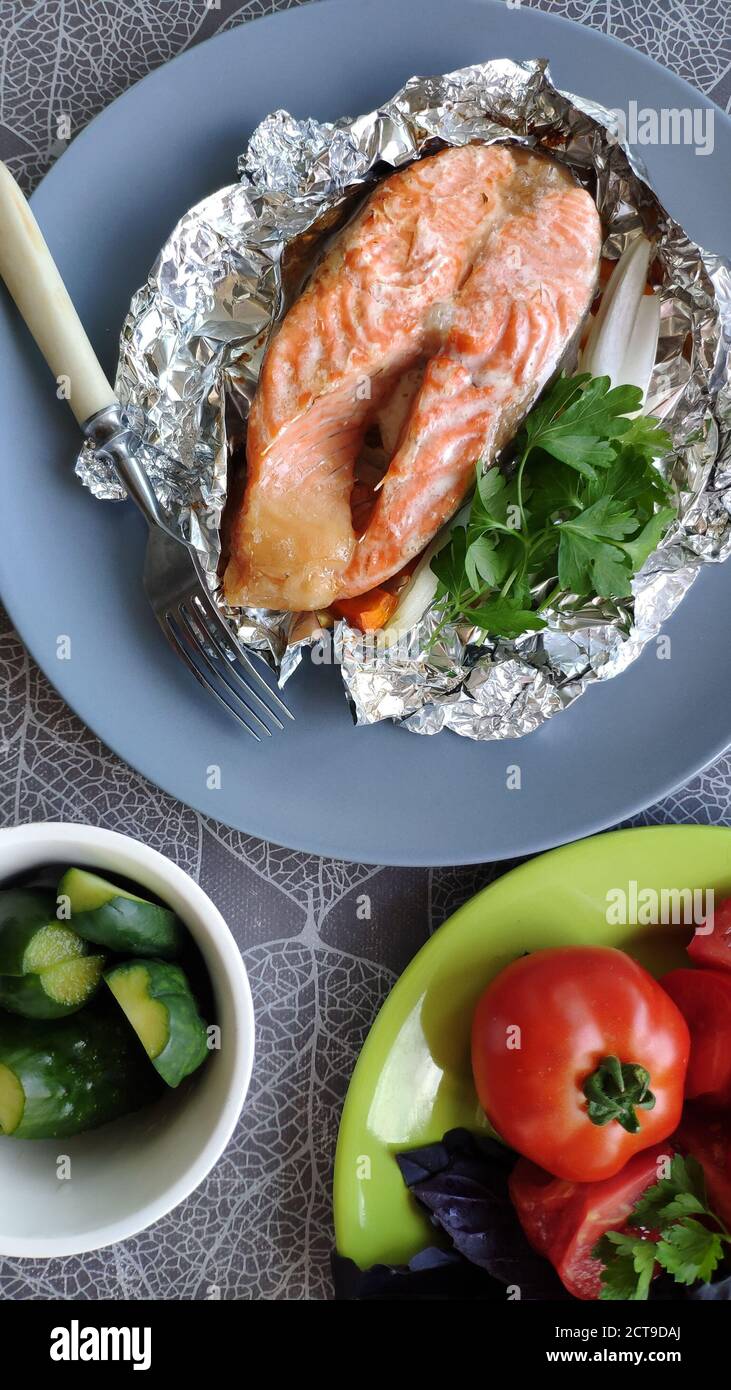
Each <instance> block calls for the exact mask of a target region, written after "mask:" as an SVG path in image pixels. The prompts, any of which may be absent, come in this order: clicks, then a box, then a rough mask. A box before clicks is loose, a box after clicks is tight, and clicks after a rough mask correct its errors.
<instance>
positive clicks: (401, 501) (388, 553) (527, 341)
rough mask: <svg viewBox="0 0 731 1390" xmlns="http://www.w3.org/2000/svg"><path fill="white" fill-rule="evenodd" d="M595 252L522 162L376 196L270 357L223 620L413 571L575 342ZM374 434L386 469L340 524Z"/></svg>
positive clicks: (592, 212) (507, 153)
mask: <svg viewBox="0 0 731 1390" xmlns="http://www.w3.org/2000/svg"><path fill="white" fill-rule="evenodd" d="M601 243H602V232H601V224H600V220H599V215H598V213H597V210H596V207H595V205H594V202H593V200H592V199H591V197H590V196H589V194H588V193H586V192H585V191H584V190H583V189H581V188H579V187H578V186H577V185H576V184H575V182H574V180H573V178H572V176H571V175H570V173H569V172H568V171H567V170H566V169H565V168H564V167H563V166H562V165H560V164H558V163H556V162H554V161H553V160H550V159H548V158H546V157H544V156H543V155H538V154H535V153H533V152H532V151H530V150H525V149H521V148H519V147H514V146H510V145H478V144H473V145H466V146H462V147H461V148H450V149H446V150H443V151H442V152H441V153H439V154H436V155H431V156H428V157H426V158H424V159H421V160H419V161H417V162H415V163H414V164H411V165H410V166H409V167H408V168H407V169H405V170H403V171H401V172H399V173H396V174H393V175H391V176H390V177H389V178H387V179H385V180H384V181H383V182H382V183H381V184H380V185H379V186H378V188H377V189H376V190H375V192H374V193H372V194H371V196H370V197H369V199H368V200H367V202H366V203H365V204H364V206H363V207H362V208H361V209H360V211H359V212H358V213H357V215H356V216H355V217H354V218H353V220H352V221H351V222H350V223H349V224H348V225H347V226H346V227H345V228H344V230H343V231H341V232H340V233H339V235H338V236H337V237H336V238H335V240H334V241H333V242H332V243H331V245H330V247H329V248H328V250H327V252H326V254H325V255H324V257H323V259H322V260H321V262H320V264H319V265H318V267H317V268H316V270H315V272H314V274H313V275H312V277H311V279H310V281H309V283H308V284H307V286H306V288H305V289H304V291H303V293H302V294H301V295H300V297H299V299H298V300H297V301H296V302H295V303H294V304H293V306H292V308H291V309H290V310H289V312H288V313H287V314H286V316H285V317H284V319H283V321H282V323H281V325H280V327H279V329H278V331H277V332H276V334H275V336H274V337H273V339H272V341H271V343H270V345H269V347H268V349H267V352H266V355H265V358H264V362H263V366H262V371H261V375H260V378H259V384H258V388H257V393H256V396H255V398H254V401H253V404H252V407H251V411H250V415H249V424H248V435H247V447H246V454H247V457H246V464H247V467H246V484H245V489H244V493H243V498H242V501H241V504H240V507H239V509H238V513H237V515H236V516H235V517H234V518H233V519H232V525H231V554H230V559H229V563H228V566H227V568H226V573H225V577H224V593H225V596H226V599H227V600H228V602H229V603H232V604H245V605H251V606H256V607H262V608H273V609H277V610H291V611H302V610H309V609H323V608H327V607H328V606H329V605H330V604H331V603H333V602H336V601H338V600H341V599H346V598H350V597H353V596H356V595H359V594H363V593H365V592H366V591H368V590H369V589H371V588H373V587H374V586H376V585H378V584H381V583H383V582H384V581H385V580H387V579H389V578H391V576H393V575H395V574H397V573H398V572H399V571H400V570H401V569H403V567H404V566H405V565H406V564H407V563H408V562H409V561H410V560H412V559H413V558H414V557H415V556H417V555H418V554H419V553H420V552H421V551H422V550H423V549H424V547H425V546H427V545H428V544H429V542H430V541H431V540H432V539H433V538H434V536H435V535H436V533H437V532H438V531H439V529H440V528H441V527H442V526H443V525H444V524H445V523H446V522H447V521H449V519H450V517H452V516H453V515H454V513H455V512H456V511H457V509H458V508H459V506H460V504H461V503H462V502H463V500H464V498H465V496H466V495H467V494H468V493H469V491H470V490H471V488H472V486H473V484H474V478H475V466H476V464H477V462H478V461H479V460H481V461H482V463H483V465H484V466H486V467H487V466H490V465H491V464H492V463H494V461H495V459H496V456H497V454H498V453H499V451H500V449H501V448H503V447H504V446H505V444H507V443H508V442H509V441H510V439H511V438H512V437H513V436H514V434H515V432H516V430H517V429H518V427H519V425H520V423H521V421H522V419H523V417H524V416H525V414H526V413H527V411H528V410H529V409H530V407H531V406H532V405H533V403H534V402H535V400H536V398H537V396H538V395H539V394H540V392H541V390H542V389H543V387H544V386H545V385H546V383H547V382H548V381H549V380H550V378H551V377H552V376H553V374H554V373H555V371H556V369H557V367H558V365H559V363H560V361H561V359H562V357H563V355H564V353H565V352H566V350H567V348H569V346H570V345H571V344H572V342H573V341H574V340H575V339H576V337H577V334H578V332H579V330H580V328H581V325H582V323H583V320H584V319H585V316H586V314H587V312H588V310H589V307H590V305H591V302H592V299H593V296H594V292H595V287H596V282H597V275H598V268H599V257H600V253H601ZM374 428H377V429H378V432H379V438H380V440H381V442H382V445H383V447H384V449H385V451H386V464H387V466H386V469H385V473H384V474H383V476H382V478H381V479H380V483H379V485H378V487H377V489H376V490H375V492H374V494H373V505H372V506H371V507H370V508H369V510H368V513H367V515H366V518H365V522H364V523H362V524H359V525H356V524H355V523H354V515H356V514H357V510H358V509H356V508H355V507H354V505H353V498H354V492H355V491H356V489H355V482H356V473H357V468H358V465H359V460H361V458H362V456H363V451H364V448H365V447H366V440H367V437H368V436H369V433H370V432H372V431H373V429H374Z"/></svg>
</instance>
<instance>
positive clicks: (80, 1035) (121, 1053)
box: [0, 1005, 160, 1139]
mask: <svg viewBox="0 0 731 1390" xmlns="http://www.w3.org/2000/svg"><path fill="white" fill-rule="evenodd" d="M159 1093H160V1088H159V1084H157V1078H156V1077H155V1073H154V1072H153V1071H152V1068H151V1067H150V1066H149V1064H148V1062H147V1058H146V1057H145V1054H144V1052H143V1051H142V1049H141V1047H140V1046H139V1044H138V1042H137V1041H136V1039H135V1038H134V1037H133V1035H132V1034H131V1033H130V1030H129V1028H127V1027H126V1025H125V1024H124V1022H123V1020H122V1019H121V1018H119V1017H118V1016H117V1015H116V1014H113V1013H104V1012H101V1011H100V1010H99V1009H98V1008H97V1007H96V1006H93V1005H92V1007H91V1008H88V1009H85V1010H84V1012H83V1013H80V1014H77V1015H75V1017H74V1018H64V1019H60V1020H58V1021H57V1022H46V1023H40V1022H35V1021H31V1020H29V1019H25V1018H11V1017H7V1018H0V1132H2V1133H3V1134H5V1135H9V1136H12V1138H14V1139H64V1138H68V1137H69V1136H70V1135H73V1134H80V1133H82V1132H83V1131H85V1130H88V1129H96V1128H97V1127H98V1126H99V1125H103V1124H106V1123H107V1121H109V1120H115V1119H117V1117H118V1116H120V1115H126V1114H128V1113H129V1112H130V1111H132V1110H138V1109H139V1108H140V1107H141V1106H142V1105H146V1104H147V1103H148V1102H149V1101H150V1100H152V1099H153V1098H154V1097H155V1096H156V1095H159Z"/></svg>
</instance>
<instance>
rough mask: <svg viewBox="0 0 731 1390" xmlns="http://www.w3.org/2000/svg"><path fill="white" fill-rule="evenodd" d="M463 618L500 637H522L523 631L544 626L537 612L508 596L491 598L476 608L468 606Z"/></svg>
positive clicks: (538, 629) (531, 630) (544, 623)
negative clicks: (523, 606)
mask: <svg viewBox="0 0 731 1390" xmlns="http://www.w3.org/2000/svg"><path fill="white" fill-rule="evenodd" d="M464 618H465V621H466V622H470V623H473V624H474V626H475V627H479V628H481V629H482V631H483V632H486V633H488V634H489V635H493V636H500V637H522V635H523V633H524V632H539V631H540V629H541V628H543V627H545V626H546V622H545V619H544V618H541V617H540V615H539V614H538V613H532V612H531V611H530V609H527V608H521V606H520V604H519V603H516V602H514V601H513V602H511V600H510V599H508V598H495V599H491V600H490V602H489V603H484V604H482V605H481V606H480V607H478V608H469V609H467V610H466V612H465V614H464Z"/></svg>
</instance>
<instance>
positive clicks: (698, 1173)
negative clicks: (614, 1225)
mask: <svg viewBox="0 0 731 1390" xmlns="http://www.w3.org/2000/svg"><path fill="white" fill-rule="evenodd" d="M681 1196H682V1197H693V1198H694V1199H695V1201H696V1202H697V1203H698V1206H697V1208H696V1210H700V1211H707V1210H708V1205H707V1203H708V1199H707V1197H706V1180H705V1176H704V1173H703V1169H702V1167H701V1165H700V1163H699V1162H698V1160H697V1158H692V1157H691V1156H690V1155H689V1156H688V1157H687V1158H684V1157H683V1155H682V1154H673V1157H672V1159H671V1162H670V1173H669V1176H668V1177H667V1178H661V1179H660V1181H659V1182H656V1183H653V1185H652V1187H648V1188H647V1189H646V1191H645V1192H643V1194H642V1196H641V1197H640V1199H639V1201H638V1202H637V1203H636V1205H635V1207H634V1210H633V1212H632V1220H633V1221H634V1222H636V1224H637V1225H638V1226H645V1227H647V1228H648V1229H654V1228H656V1227H660V1226H662V1225H663V1222H664V1220H665V1219H666V1209H667V1207H668V1206H669V1205H670V1204H671V1203H672V1202H674V1201H675V1199H676V1198H678V1197H681ZM668 1219H670V1220H672V1217H670V1218H668Z"/></svg>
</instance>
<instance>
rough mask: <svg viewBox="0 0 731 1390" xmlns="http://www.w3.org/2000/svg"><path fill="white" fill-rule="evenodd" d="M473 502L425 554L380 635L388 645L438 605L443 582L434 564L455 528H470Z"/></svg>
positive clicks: (462, 510)
mask: <svg viewBox="0 0 731 1390" xmlns="http://www.w3.org/2000/svg"><path fill="white" fill-rule="evenodd" d="M470 506H471V499H470V502H467V503H466V505H465V506H464V507H462V508H461V509H460V511H458V512H457V515H456V516H454V517H453V518H452V520H451V521H448V522H447V524H446V526H443V527H442V529H441V531H440V532H439V533H438V534H437V535H436V536H435V537H434V540H433V541H432V543H431V545H430V546H428V547H427V549H426V550H425V551H424V554H423V555H422V557H421V559H420V561H419V563H418V565H417V566H416V569H415V570H414V573H413V574H412V576H411V578H410V580H409V582H408V584H407V585H406V588H405V589H404V591H403V593H402V594H401V597H400V599H399V605H398V608H397V609H396V611H395V612H394V614H393V617H392V618H391V620H390V622H389V624H388V627H386V628H383V629H382V631H380V632H379V633H378V639H379V641H380V642H382V643H383V645H384V646H388V645H390V643H391V642H396V641H398V639H399V638H400V637H405V636H406V635H407V634H408V633H409V632H411V631H412V629H413V628H415V627H416V624H417V623H419V622H421V619H422V618H423V616H424V614H425V613H426V610H427V608H429V607H431V604H432V603H433V602H434V596H435V594H436V592H437V586H438V584H439V580H438V579H437V576H436V575H435V573H434V571H433V569H432V567H431V562H432V560H433V558H434V556H435V555H436V554H437V552H438V551H440V550H441V549H442V546H444V545H446V544H447V541H448V540H449V537H450V535H451V534H452V531H453V530H454V527H455V526H466V524H467V520H468V517H469V514H470Z"/></svg>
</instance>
